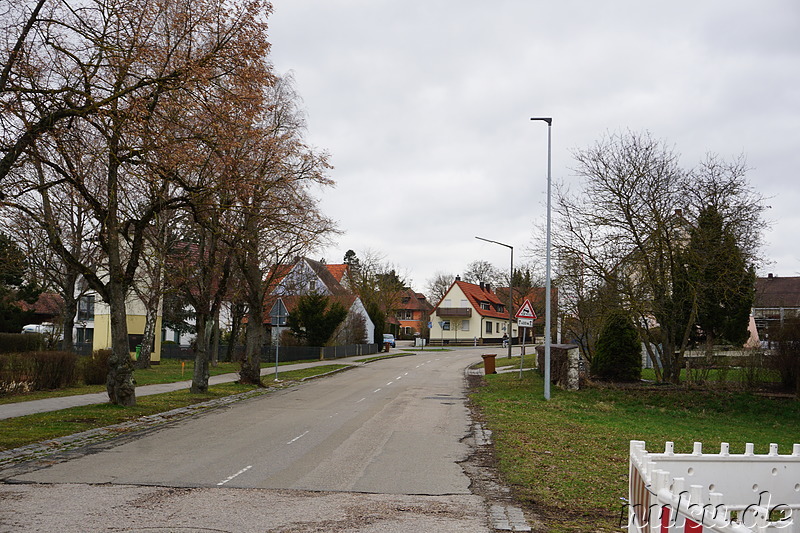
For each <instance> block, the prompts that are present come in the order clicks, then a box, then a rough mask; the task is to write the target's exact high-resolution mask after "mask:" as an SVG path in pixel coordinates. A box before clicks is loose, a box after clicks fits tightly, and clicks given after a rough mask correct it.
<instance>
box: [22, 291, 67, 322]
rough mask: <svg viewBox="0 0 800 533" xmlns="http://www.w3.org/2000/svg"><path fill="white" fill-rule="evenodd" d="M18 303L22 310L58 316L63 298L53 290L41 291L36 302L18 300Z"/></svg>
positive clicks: (62, 305) (62, 304)
mask: <svg viewBox="0 0 800 533" xmlns="http://www.w3.org/2000/svg"><path fill="white" fill-rule="evenodd" d="M18 305H19V308H20V309H22V310H23V311H33V312H34V313H36V314H37V315H49V316H58V315H59V314H61V310H62V309H63V307H64V299H63V298H62V297H61V296H60V295H58V294H55V293H53V292H43V293H42V294H40V295H39V298H38V299H37V300H36V302H34V303H32V304H30V303H28V302H24V301H20V302H18Z"/></svg>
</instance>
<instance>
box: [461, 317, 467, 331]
mask: <svg viewBox="0 0 800 533" xmlns="http://www.w3.org/2000/svg"><path fill="white" fill-rule="evenodd" d="M461 331H469V320H462V321H461Z"/></svg>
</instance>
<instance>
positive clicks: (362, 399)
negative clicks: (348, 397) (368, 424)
mask: <svg viewBox="0 0 800 533" xmlns="http://www.w3.org/2000/svg"><path fill="white" fill-rule="evenodd" d="M364 400H366V398H361V399H360V400H357V401H356V403H361V402H363V401H364Z"/></svg>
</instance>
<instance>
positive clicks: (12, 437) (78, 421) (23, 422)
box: [0, 364, 348, 451]
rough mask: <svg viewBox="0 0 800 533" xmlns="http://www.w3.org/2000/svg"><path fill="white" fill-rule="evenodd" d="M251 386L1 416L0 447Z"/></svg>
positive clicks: (289, 376) (301, 374)
mask: <svg viewBox="0 0 800 533" xmlns="http://www.w3.org/2000/svg"><path fill="white" fill-rule="evenodd" d="M346 366H348V365H336V364H331V365H322V366H315V367H311V368H305V369H302V370H292V371H289V372H279V373H278V378H279V379H280V380H282V381H299V380H301V379H304V378H309V377H313V376H318V375H321V374H326V373H328V372H331V371H333V370H337V369H340V368H345V367H346ZM266 378H267V377H266V376H265V382H267V383H268V382H269V380H268V379H266ZM254 388H256V387H254V386H251V385H241V384H239V383H222V384H220V385H213V386H211V387H209V392H208V393H207V394H190V393H189V391H188V389H185V390H180V391H175V392H168V393H164V394H154V395H152V396H141V397H138V398H137V399H136V406H135V407H120V406H118V405H111V404H108V403H104V404H96V405H87V406H83V407H72V408H69V409H62V410H60V411H53V412H50V413H38V414H34V415H28V416H21V417H17V418H8V419H5V420H0V451H3V450H10V449H12V448H18V447H20V446H25V445H27V444H33V443H36V442H42V441H46V440H50V439H55V438H58V437H63V436H66V435H72V434H73V433H79V432H81V431H86V430H88V429H93V428H100V427H105V426H110V425H113V424H119V423H121V422H126V421H128V420H133V419H136V418H139V417H142V416H147V415H152V414H155V413H163V412H165V411H169V410H171V409H177V408H179V407H186V406H189V405H193V404H196V403H201V402H206V401H209V400H213V399H216V398H222V397H225V396H230V395H233V394H239V393H242V392H247V391H250V390H253V389H254Z"/></svg>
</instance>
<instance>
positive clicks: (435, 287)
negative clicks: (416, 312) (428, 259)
mask: <svg viewBox="0 0 800 533" xmlns="http://www.w3.org/2000/svg"><path fill="white" fill-rule="evenodd" d="M455 279H456V277H455V275H453V274H449V273H447V272H441V271H438V272H436V274H434V275H433V277H432V278H431V279H429V280H428V283H427V285H426V288H427V290H428V294H427V295H426V296H427V297H428V300H429V301H430V302H431V303H434V302H435V303H434V305H436V304H438V303H439V302H440V301H442V298H444V295H445V294H447V290H448V289H449V288H450V285H452V284H453V280H455Z"/></svg>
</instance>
